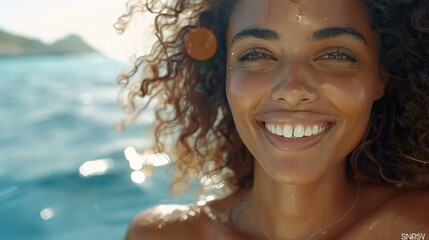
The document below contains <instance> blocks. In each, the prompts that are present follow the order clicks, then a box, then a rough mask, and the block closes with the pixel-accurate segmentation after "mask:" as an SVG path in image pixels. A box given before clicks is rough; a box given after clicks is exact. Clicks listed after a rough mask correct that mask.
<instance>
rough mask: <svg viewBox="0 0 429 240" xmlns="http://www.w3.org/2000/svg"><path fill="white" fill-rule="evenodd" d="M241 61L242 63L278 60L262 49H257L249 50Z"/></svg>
mask: <svg viewBox="0 0 429 240" xmlns="http://www.w3.org/2000/svg"><path fill="white" fill-rule="evenodd" d="M239 60H240V61H241V62H245V61H251V62H254V61H259V60H276V58H275V57H273V56H272V55H271V54H270V53H269V52H268V51H264V50H262V49H256V48H252V49H249V50H246V51H244V52H243V53H242V54H241V55H240V57H239Z"/></svg>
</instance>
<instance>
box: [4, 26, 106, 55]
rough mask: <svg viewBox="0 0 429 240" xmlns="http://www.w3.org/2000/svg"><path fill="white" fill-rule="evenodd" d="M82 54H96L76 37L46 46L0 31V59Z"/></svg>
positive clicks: (71, 36)
mask: <svg viewBox="0 0 429 240" xmlns="http://www.w3.org/2000/svg"><path fill="white" fill-rule="evenodd" d="M82 53H98V52H97V50H95V49H94V48H92V47H91V46H89V45H88V44H87V43H85V41H83V40H82V38H80V37H79V36H77V35H69V36H67V37H65V38H62V39H60V40H58V41H56V42H54V43H53V44H50V45H47V44H45V43H43V42H41V41H39V40H37V39H31V38H26V37H22V36H17V35H13V34H10V33H7V32H5V31H2V30H0V57H2V56H3V57H6V56H31V55H65V54H82Z"/></svg>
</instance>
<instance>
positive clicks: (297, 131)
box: [293, 124, 304, 137]
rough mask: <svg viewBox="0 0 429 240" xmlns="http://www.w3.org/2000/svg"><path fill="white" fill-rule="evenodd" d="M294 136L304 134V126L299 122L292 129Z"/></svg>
mask: <svg viewBox="0 0 429 240" xmlns="http://www.w3.org/2000/svg"><path fill="white" fill-rule="evenodd" d="M293 136H294V137H303V136H304V126H302V125H301V124H299V125H297V126H296V127H295V129H294V130H293Z"/></svg>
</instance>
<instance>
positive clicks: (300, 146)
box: [261, 126, 332, 151]
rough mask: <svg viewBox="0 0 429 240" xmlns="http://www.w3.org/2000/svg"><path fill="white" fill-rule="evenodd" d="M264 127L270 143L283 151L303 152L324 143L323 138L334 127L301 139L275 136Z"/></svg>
mask: <svg viewBox="0 0 429 240" xmlns="http://www.w3.org/2000/svg"><path fill="white" fill-rule="evenodd" d="M261 127H262V132H263V134H264V135H265V137H266V138H267V139H268V141H269V142H270V143H271V144H273V145H274V146H275V147H277V148H279V149H281V150H283V151H301V150H305V149H308V148H311V147H314V146H315V145H317V144H318V143H320V142H321V141H322V138H323V137H324V136H325V135H326V133H327V132H328V131H329V130H330V129H331V127H332V126H330V127H328V128H327V129H325V130H324V131H323V132H321V133H319V134H317V135H312V136H308V137H301V138H285V137H281V136H278V135H275V134H273V133H271V132H269V131H268V129H266V128H265V127H264V126H261Z"/></svg>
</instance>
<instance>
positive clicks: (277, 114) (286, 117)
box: [255, 111, 336, 125]
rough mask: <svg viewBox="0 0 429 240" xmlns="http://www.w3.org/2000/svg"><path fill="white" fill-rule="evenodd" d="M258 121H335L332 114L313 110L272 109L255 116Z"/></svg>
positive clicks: (301, 122) (307, 122)
mask: <svg viewBox="0 0 429 240" xmlns="http://www.w3.org/2000/svg"><path fill="white" fill-rule="evenodd" d="M255 120H256V121H257V122H259V123H264V124H265V123H269V124H293V125H296V124H302V125H316V124H317V125H325V124H326V125H331V124H332V123H334V122H335V121H336V119H335V118H334V117H332V116H328V115H325V114H321V113H314V112H291V111H272V112H268V113H263V114H260V115H256V116H255Z"/></svg>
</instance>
